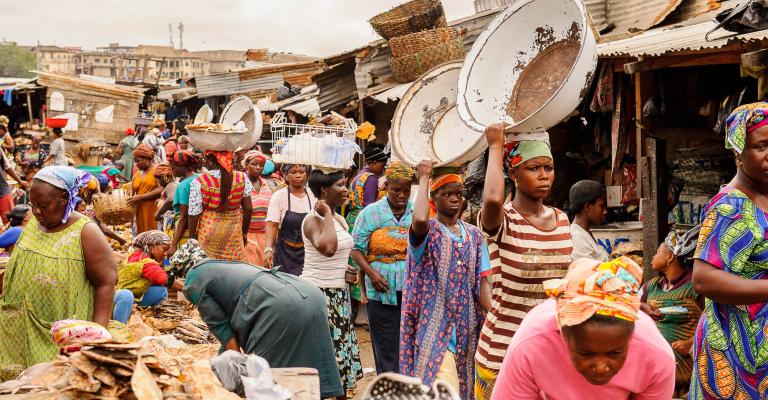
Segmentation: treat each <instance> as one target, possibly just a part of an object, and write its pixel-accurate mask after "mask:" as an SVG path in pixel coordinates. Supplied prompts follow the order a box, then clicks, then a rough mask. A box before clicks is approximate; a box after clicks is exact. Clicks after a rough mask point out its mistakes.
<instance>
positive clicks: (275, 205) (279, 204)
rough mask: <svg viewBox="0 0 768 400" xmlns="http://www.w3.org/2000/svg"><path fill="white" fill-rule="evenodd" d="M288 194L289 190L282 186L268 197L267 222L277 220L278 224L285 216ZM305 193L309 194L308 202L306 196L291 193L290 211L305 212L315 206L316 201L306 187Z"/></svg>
mask: <svg viewBox="0 0 768 400" xmlns="http://www.w3.org/2000/svg"><path fill="white" fill-rule="evenodd" d="M289 194H290V191H289V190H288V188H287V187H286V188H282V189H280V190H278V191H277V192H275V193H274V194H272V198H271V199H269V208H268V209H267V219H266V221H267V222H277V223H278V224H280V223H282V222H283V217H285V212H286V211H288V195H289ZM307 195H309V202H307V197H306V196H304V197H296V196H294V195H293V194H291V195H290V196H291V211H293V212H296V213H300V214H306V213H309V212H310V211H312V207H314V206H315V203H317V200H316V199H315V196H314V195H313V194H312V192H311V191H310V190H309V189H307ZM310 203H312V206H311V207H310Z"/></svg>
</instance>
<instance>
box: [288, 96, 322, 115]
mask: <svg viewBox="0 0 768 400" xmlns="http://www.w3.org/2000/svg"><path fill="white" fill-rule="evenodd" d="M284 110H289V111H293V112H295V113H297V114H301V115H303V116H305V117H317V116H318V115H320V103H318V102H317V97H313V98H311V99H308V100H304V101H300V102H298V103H295V104H291V105H290V106H287V107H285V108H284Z"/></svg>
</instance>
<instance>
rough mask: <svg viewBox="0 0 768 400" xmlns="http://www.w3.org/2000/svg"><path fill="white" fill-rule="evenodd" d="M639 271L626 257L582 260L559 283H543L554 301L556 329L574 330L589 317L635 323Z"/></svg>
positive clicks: (639, 281)
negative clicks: (594, 316) (600, 260)
mask: <svg viewBox="0 0 768 400" xmlns="http://www.w3.org/2000/svg"><path fill="white" fill-rule="evenodd" d="M642 281H643V270H642V269H641V268H640V267H639V266H638V265H637V264H635V262H634V261H632V260H630V259H629V258H627V257H619V258H617V259H614V260H612V261H609V262H605V263H601V262H599V261H595V260H590V259H588V258H582V259H580V260H577V261H574V262H573V263H572V264H571V266H570V267H569V268H568V273H566V274H565V277H564V278H562V279H550V280H548V281H545V282H544V291H545V292H546V293H547V294H548V295H549V296H550V297H552V298H554V299H556V300H557V319H558V321H559V322H560V326H575V325H579V324H581V323H583V322H584V321H586V320H588V319H590V318H591V317H592V316H593V315H606V316H610V317H615V318H619V319H623V320H627V321H634V320H636V319H637V313H638V310H639V309H640V295H639V291H640V284H641V282H642Z"/></svg>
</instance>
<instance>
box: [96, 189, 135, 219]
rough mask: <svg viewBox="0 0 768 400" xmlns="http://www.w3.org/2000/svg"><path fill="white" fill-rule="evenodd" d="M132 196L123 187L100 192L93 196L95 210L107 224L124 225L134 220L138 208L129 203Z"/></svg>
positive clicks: (98, 216) (97, 215) (99, 217)
mask: <svg viewBox="0 0 768 400" xmlns="http://www.w3.org/2000/svg"><path fill="white" fill-rule="evenodd" d="M130 197H131V196H130V195H129V194H128V193H127V192H126V191H125V190H123V189H116V190H113V191H112V193H109V194H106V193H98V194H96V195H94V196H93V212H94V213H95V214H96V217H97V218H98V219H99V220H100V221H101V222H103V223H105V224H107V225H122V224H127V223H129V222H131V221H132V220H133V217H134V215H135V214H136V208H135V207H134V206H131V205H128V199H129V198H130Z"/></svg>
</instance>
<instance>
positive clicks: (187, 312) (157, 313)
mask: <svg viewBox="0 0 768 400" xmlns="http://www.w3.org/2000/svg"><path fill="white" fill-rule="evenodd" d="M141 316H142V319H143V320H144V323H146V324H147V325H149V326H150V327H152V328H154V329H156V330H158V331H160V332H161V333H172V334H173V335H174V336H176V337H177V338H178V339H180V340H182V341H183V342H184V343H188V344H209V343H216V338H215V337H214V336H213V335H211V333H210V332H209V331H208V326H206V325H205V323H204V322H203V321H202V320H200V317H199V314H198V312H197V309H195V308H194V306H193V305H191V304H189V303H183V302H178V301H172V300H166V301H164V302H162V303H161V304H160V305H158V306H156V307H150V308H146V309H142V310H141Z"/></svg>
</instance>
